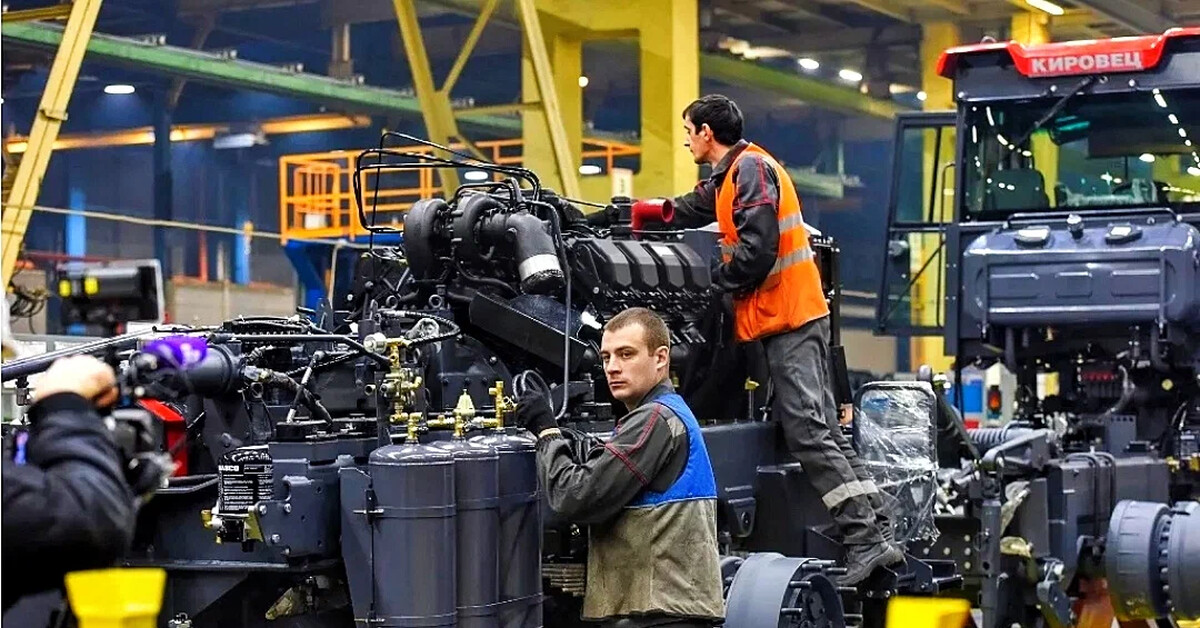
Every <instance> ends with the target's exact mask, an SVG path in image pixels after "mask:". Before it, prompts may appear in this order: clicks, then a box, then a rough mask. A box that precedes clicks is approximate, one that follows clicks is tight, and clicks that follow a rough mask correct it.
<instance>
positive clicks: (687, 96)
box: [626, 0, 700, 197]
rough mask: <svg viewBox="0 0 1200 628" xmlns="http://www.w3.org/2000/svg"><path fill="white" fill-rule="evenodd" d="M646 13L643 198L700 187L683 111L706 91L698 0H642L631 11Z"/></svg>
mask: <svg viewBox="0 0 1200 628" xmlns="http://www.w3.org/2000/svg"><path fill="white" fill-rule="evenodd" d="M626 10H627V11H628V12H629V13H631V14H639V15H640V16H641V23H640V35H641V65H642V68H641V73H642V76H641V79H642V81H641V83H642V86H641V89H642V97H641V106H642V129H641V140H642V160H641V171H640V172H638V174H637V175H636V176H635V177H634V182H633V189H634V193H635V194H636V195H637V196H639V197H647V196H671V195H675V194H681V193H683V192H686V191H688V190H691V189H692V187H693V186H695V185H696V175H697V172H698V170H697V167H696V164H695V162H693V161H692V155H691V153H689V152H688V151H687V149H686V148H684V146H683V144H684V142H685V141H687V135H686V133H685V132H684V130H683V117H682V116H683V109H684V107H687V106H688V104H689V103H691V102H692V101H693V100H695V99H696V98H697V97H698V96H699V93H700V35H699V28H700V27H699V17H698V16H699V8H698V6H697V0H642V1H641V2H638V3H636V5H635V4H632V3H631V4H630V6H629V7H628V8H627V9H626Z"/></svg>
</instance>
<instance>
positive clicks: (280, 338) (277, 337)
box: [232, 334, 392, 367]
mask: <svg viewBox="0 0 1200 628" xmlns="http://www.w3.org/2000/svg"><path fill="white" fill-rule="evenodd" d="M232 339H233V340H240V341H242V342H338V343H341V344H344V345H347V346H349V347H352V348H354V349H355V350H356V351H357V352H358V353H359V355H364V356H366V357H368V358H370V359H371V360H373V361H374V362H375V363H376V364H379V365H380V366H383V367H390V366H391V365H392V363H391V361H389V360H388V359H387V357H385V356H383V355H380V354H378V353H375V352H374V351H371V350H370V349H368V348H366V347H364V346H363V344H362V343H361V342H359V341H357V340H355V339H354V338H351V337H350V336H340V335H336V334H261V335H259V334H255V335H253V336H238V335H236V334H233V338H232Z"/></svg>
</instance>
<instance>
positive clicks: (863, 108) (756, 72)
mask: <svg viewBox="0 0 1200 628" xmlns="http://www.w3.org/2000/svg"><path fill="white" fill-rule="evenodd" d="M700 76H702V77H703V78H708V79H713V80H717V81H721V82H722V83H728V84H730V85H737V86H739V87H752V88H757V89H761V90H765V91H769V92H771V93H775V94H782V95H784V96H790V97H792V98H798V99H800V100H803V101H805V102H807V103H809V104H812V105H813V106H816V107H821V108H822V109H829V110H831V111H837V112H840V113H846V114H853V115H867V116H874V117H878V118H887V119H892V118H895V117H896V114H897V113H900V112H902V111H911V109H909V108H908V107H904V106H902V105H900V104H899V103H895V102H892V101H890V100H883V99H881V98H875V97H872V96H867V95H866V94H862V93H860V92H859V91H858V90H856V89H851V88H849V87H842V86H840V85H834V84H832V83H829V82H828V81H823V80H820V79H815V78H811V77H807V76H804V75H802V74H796V73H795V72H787V71H784V70H779V69H776V68H772V67H769V66H765V65H762V64H759V63H754V62H753V61H742V60H739V59H734V58H732V57H727V56H723V55H718V54H701V55H700Z"/></svg>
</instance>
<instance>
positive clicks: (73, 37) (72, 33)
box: [0, 0, 101, 290]
mask: <svg viewBox="0 0 1200 628" xmlns="http://www.w3.org/2000/svg"><path fill="white" fill-rule="evenodd" d="M100 4H101V0H75V3H74V4H72V5H71V14H70V16H69V17H68V18H67V24H66V27H65V28H64V29H62V30H61V33H60V36H59V42H58V44H57V46H56V48H57V50H58V51H57V53H55V55H54V62H53V64H51V66H50V76H49V78H48V79H47V80H46V88H45V91H43V92H42V100H41V102H40V103H38V108H37V112H36V113H35V114H34V118H33V125H32V127H31V128H30V131H29V150H27V151H26V153H25V155H24V156H23V157H22V158H21V163H20V164H19V165H18V166H17V174H16V176H15V177H14V179H13V184H12V187H11V188H10V189H9V192H8V195H7V197H6V198H4V212H3V218H2V219H0V238H2V242H3V244H2V248H3V266H0V282H2V283H0V288H3V289H5V290H7V288H8V282H9V281H10V280H11V279H12V276H13V271H14V270H15V269H16V266H17V254H18V253H19V252H20V250H21V242H23V241H24V240H25V230H26V229H27V228H28V227H29V219H30V217H31V215H32V214H33V206H34V204H36V203H37V198H38V193H39V192H40V191H41V188H42V177H43V176H45V174H46V167H47V166H48V165H49V164H50V154H51V153H52V152H53V149H54V141H55V140H56V139H58V131H59V129H61V128H62V123H63V121H64V120H66V119H67V104H68V103H69V102H70V101H71V92H73V91H74V90H75V80H76V79H77V78H79V68H80V66H82V65H83V55H84V53H85V52H86V51H87V47H88V39H90V38H91V36H92V30H93V29H94V28H95V26H96V17H97V16H98V15H99V13H100ZM30 26H34V25H33V24H21V23H15V24H8V25H5V27H4V30H3V33H4V35H5V36H7V35H8V33H9V31H11V30H14V29H20V28H28V27H30Z"/></svg>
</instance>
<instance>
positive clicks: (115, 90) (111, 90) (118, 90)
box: [104, 84, 134, 94]
mask: <svg viewBox="0 0 1200 628" xmlns="http://www.w3.org/2000/svg"><path fill="white" fill-rule="evenodd" d="M133 91H134V90H133V86H132V85H123V84H115V85H105V86H104V93H105V94H132V93H133Z"/></svg>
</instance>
